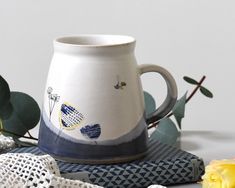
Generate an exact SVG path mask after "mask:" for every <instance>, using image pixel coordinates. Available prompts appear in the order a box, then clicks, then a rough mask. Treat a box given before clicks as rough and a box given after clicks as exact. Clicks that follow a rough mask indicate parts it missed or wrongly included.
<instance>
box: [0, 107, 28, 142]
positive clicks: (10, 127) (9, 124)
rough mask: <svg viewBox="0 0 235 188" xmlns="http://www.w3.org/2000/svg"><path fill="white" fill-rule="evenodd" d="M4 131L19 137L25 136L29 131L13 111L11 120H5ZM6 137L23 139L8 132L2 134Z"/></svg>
mask: <svg viewBox="0 0 235 188" xmlns="http://www.w3.org/2000/svg"><path fill="white" fill-rule="evenodd" d="M2 123H3V129H4V130H6V131H9V132H12V133H15V134H17V135H21V136H23V135H25V133H26V132H27V131H28V130H27V129H26V128H25V126H24V124H23V123H22V121H21V120H20V119H19V117H18V114H17V113H16V111H13V113H12V115H11V116H10V118H8V119H5V120H3V122H2ZM2 134H3V135H5V136H12V137H16V138H17V137H21V136H17V135H14V134H11V133H8V132H2Z"/></svg>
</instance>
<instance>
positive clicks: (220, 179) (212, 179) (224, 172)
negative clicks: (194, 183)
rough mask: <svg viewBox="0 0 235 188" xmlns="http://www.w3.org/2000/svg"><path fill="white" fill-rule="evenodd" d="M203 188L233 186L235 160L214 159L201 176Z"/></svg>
mask: <svg viewBox="0 0 235 188" xmlns="http://www.w3.org/2000/svg"><path fill="white" fill-rule="evenodd" d="M202 180H203V182H202V187H203V188H235V160H227V159H224V160H214V161H211V162H210V164H209V165H208V166H206V170H205V174H204V175H203V176H202Z"/></svg>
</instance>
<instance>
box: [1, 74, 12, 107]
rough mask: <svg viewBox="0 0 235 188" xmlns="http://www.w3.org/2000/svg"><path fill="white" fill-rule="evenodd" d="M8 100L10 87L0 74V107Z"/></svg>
mask: <svg viewBox="0 0 235 188" xmlns="http://www.w3.org/2000/svg"><path fill="white" fill-rule="evenodd" d="M9 100H10V88H9V85H8V83H7V82H6V80H5V79H4V78H3V77H2V76H1V75H0V109H1V108H3V107H4V106H5V105H7V103H8V102H9Z"/></svg>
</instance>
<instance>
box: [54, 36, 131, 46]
mask: <svg viewBox="0 0 235 188" xmlns="http://www.w3.org/2000/svg"><path fill="white" fill-rule="evenodd" d="M55 41H56V42H59V43H63V44H70V45H77V46H97V47H98V46H116V45H123V44H130V43H133V42H135V39H134V38H133V37H130V36H124V35H80V36H68V37H61V38H58V39H56V40H55Z"/></svg>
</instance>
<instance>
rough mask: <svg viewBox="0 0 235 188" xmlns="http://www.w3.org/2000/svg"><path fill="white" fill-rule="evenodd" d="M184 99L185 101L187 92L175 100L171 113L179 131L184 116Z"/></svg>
mask: <svg viewBox="0 0 235 188" xmlns="http://www.w3.org/2000/svg"><path fill="white" fill-rule="evenodd" d="M186 99H187V92H186V93H185V94H184V95H183V97H181V98H180V99H179V100H177V102H176V104H175V106H174V107H173V109H172V113H173V115H174V116H175V119H176V121H177V123H178V126H179V128H180V129H181V121H182V119H183V118H184V115H185V104H186Z"/></svg>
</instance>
